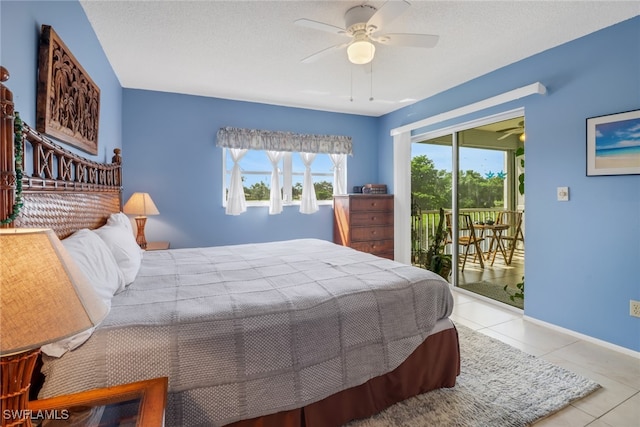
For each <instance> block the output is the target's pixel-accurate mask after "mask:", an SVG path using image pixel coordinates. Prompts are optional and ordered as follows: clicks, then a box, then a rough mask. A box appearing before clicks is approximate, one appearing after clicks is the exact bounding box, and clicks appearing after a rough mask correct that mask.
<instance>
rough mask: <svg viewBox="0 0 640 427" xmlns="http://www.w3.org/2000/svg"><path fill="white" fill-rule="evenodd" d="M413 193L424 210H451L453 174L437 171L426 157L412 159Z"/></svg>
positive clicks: (415, 199) (416, 201)
mask: <svg viewBox="0 0 640 427" xmlns="http://www.w3.org/2000/svg"><path fill="white" fill-rule="evenodd" d="M411 193H412V194H413V197H414V201H415V203H416V204H417V205H418V206H419V207H420V209H422V210H423V211H425V210H435V209H439V208H441V207H442V208H445V209H451V173H450V172H447V171H445V170H436V169H435V167H434V164H433V161H432V160H431V159H429V158H428V157H427V156H425V155H420V156H416V157H414V158H413V159H411Z"/></svg>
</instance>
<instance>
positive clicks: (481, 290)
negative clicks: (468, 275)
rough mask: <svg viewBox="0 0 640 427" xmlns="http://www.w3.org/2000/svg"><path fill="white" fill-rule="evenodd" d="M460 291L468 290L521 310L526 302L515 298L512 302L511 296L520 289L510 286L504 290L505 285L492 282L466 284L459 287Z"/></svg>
mask: <svg viewBox="0 0 640 427" xmlns="http://www.w3.org/2000/svg"><path fill="white" fill-rule="evenodd" d="M458 287H459V288H460V289H466V290H468V291H471V292H473V293H476V294H479V295H482V296H485V297H487V298H491V299H493V300H496V301H500V302H503V303H505V304H509V305H511V306H513V307H517V308H520V309H523V308H524V300H523V299H522V298H514V299H513V300H511V298H510V297H511V296H512V295H514V294H515V293H516V292H517V291H518V289H516V288H515V286H508V287H507V289H506V290H505V289H504V284H496V283H491V282H486V281H482V282H474V283H466V284H464V285H459V286H458Z"/></svg>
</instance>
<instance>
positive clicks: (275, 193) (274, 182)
mask: <svg viewBox="0 0 640 427" xmlns="http://www.w3.org/2000/svg"><path fill="white" fill-rule="evenodd" d="M265 152H266V153H267V157H268V158H269V161H270V162H271V167H272V168H273V169H272V170H271V192H270V193H269V215H276V214H279V213H281V212H282V191H281V190H280V177H279V175H278V163H280V160H282V157H283V156H284V153H283V152H282V151H265Z"/></svg>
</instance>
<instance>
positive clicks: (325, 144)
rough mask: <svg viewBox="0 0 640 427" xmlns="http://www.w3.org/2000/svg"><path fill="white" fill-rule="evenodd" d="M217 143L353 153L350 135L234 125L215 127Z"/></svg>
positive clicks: (258, 147)
mask: <svg viewBox="0 0 640 427" xmlns="http://www.w3.org/2000/svg"><path fill="white" fill-rule="evenodd" d="M216 145H217V146H218V147H226V148H243V149H249V150H267V151H293V152H298V153H326V154H353V151H352V148H351V137H350V136H342V135H307V134H300V133H293V132H281V131H269V130H258V129H240V128H233V127H223V128H220V129H219V130H218V137H217V142H216Z"/></svg>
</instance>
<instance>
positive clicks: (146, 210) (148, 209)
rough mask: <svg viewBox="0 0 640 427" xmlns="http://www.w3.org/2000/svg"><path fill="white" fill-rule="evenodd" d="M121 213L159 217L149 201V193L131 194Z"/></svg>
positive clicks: (154, 206)
mask: <svg viewBox="0 0 640 427" xmlns="http://www.w3.org/2000/svg"><path fill="white" fill-rule="evenodd" d="M122 211H123V212H124V213H126V214H130V215H140V216H148V215H159V214H160V212H158V208H156V205H155V203H153V200H151V196H149V193H133V195H132V196H131V197H130V198H129V200H127V203H126V204H125V205H124V208H123V209H122Z"/></svg>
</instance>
